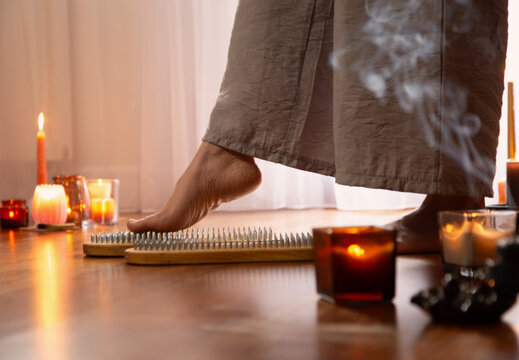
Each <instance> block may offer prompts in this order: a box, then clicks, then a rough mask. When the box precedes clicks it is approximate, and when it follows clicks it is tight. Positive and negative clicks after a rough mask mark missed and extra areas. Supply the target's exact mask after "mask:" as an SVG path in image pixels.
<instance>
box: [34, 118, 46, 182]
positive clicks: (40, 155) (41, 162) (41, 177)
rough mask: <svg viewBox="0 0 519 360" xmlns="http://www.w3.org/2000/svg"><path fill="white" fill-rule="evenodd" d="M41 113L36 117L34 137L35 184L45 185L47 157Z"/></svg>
mask: <svg viewBox="0 0 519 360" xmlns="http://www.w3.org/2000/svg"><path fill="white" fill-rule="evenodd" d="M43 123H44V118H43V113H40V116H39V117H38V128H39V131H38V134H37V135H36V158H37V174H38V176H37V184H38V185H41V184H47V183H48V181H47V155H46V153H45V132H44V131H43Z"/></svg>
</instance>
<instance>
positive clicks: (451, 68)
mask: <svg viewBox="0 0 519 360" xmlns="http://www.w3.org/2000/svg"><path fill="white" fill-rule="evenodd" d="M507 5H508V4H507V0H336V1H331V0H241V1H240V3H239V6H238V10H237V13H236V19H235V24H234V29H233V33H232V39H231V44H230V48H229V56H228V64H227V69H226V72H225V76H224V80H223V83H222V86H221V91H220V95H219V97H218V100H217V103H216V106H215V107H214V110H213V112H212V115H211V119H210V124H209V127H208V129H207V132H206V134H205V136H204V140H205V141H207V142H210V143H213V144H216V145H218V146H221V147H224V148H227V149H230V150H234V151H236V152H239V153H242V154H246V155H250V156H254V157H257V158H261V159H265V160H269V161H273V162H276V163H281V164H284V165H287V166H291V167H295V168H298V169H302V170H307V171H312V172H316V173H321V174H324V175H330V176H335V178H336V182H337V183H339V184H345V185H352V186H364V187H372V188H383V189H391V190H398V191H408V192H418V193H427V194H444V195H473V196H490V195H491V194H492V186H491V185H492V181H493V177H494V174H495V159H496V148H497V139H498V134H499V118H500V116H501V105H502V94H503V89H504V86H503V85H504V84H503V81H504V79H503V74H504V64H505V56H506V46H507V15H508V13H507Z"/></svg>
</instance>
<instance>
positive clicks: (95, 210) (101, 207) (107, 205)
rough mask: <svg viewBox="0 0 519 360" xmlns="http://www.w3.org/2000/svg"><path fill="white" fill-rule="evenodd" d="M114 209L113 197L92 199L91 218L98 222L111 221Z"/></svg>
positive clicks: (105, 222)
mask: <svg viewBox="0 0 519 360" xmlns="http://www.w3.org/2000/svg"><path fill="white" fill-rule="evenodd" d="M114 211H115V201H114V199H112V198H107V199H99V198H96V199H92V219H93V220H94V221H95V222H97V223H100V224H107V223H111V222H112V220H113V218H114Z"/></svg>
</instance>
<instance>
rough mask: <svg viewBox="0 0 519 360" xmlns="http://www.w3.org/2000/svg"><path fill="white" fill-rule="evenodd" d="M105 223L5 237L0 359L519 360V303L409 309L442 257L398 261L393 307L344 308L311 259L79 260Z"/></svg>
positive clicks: (350, 217)
mask: <svg viewBox="0 0 519 360" xmlns="http://www.w3.org/2000/svg"><path fill="white" fill-rule="evenodd" d="M401 215H402V212H363V213H360V212H339V211H334V210H304V211H271V212H242V213H213V214H211V215H210V216H209V217H208V218H206V219H205V220H204V221H203V222H202V223H201V224H200V226H204V227H205V226H207V227H213V226H225V227H228V226H248V225H250V226H256V225H258V226H267V227H268V226H272V227H273V229H274V230H276V231H283V232H285V231H309V230H310V229H311V228H312V227H316V226H324V225H353V224H383V223H386V222H389V221H391V220H393V219H395V218H397V217H399V216H401ZM118 228H121V229H124V228H125V226H124V222H121V224H120V225H119V226H118ZM108 229H109V230H110V231H112V230H114V228H113V227H112V228H108ZM105 230H106V228H103V227H98V228H96V229H89V230H84V231H74V232H68V233H66V232H52V233H31V232H19V231H6V230H4V231H2V232H0V359H2V360H7V359H17V360H18V359H139V360H141V359H162V358H163V359H247V360H252V359H299V360H302V359H355V358H358V359H392V358H400V359H435V360H436V359H517V358H519V350H518V340H517V338H518V333H519V307H518V306H515V307H514V308H513V309H512V310H511V311H509V312H508V313H507V314H506V315H505V317H504V322H503V323H501V324H498V325H492V326H478V327H474V326H473V327H460V326H436V325H434V324H431V323H430V320H429V317H428V316H426V315H425V314H424V313H423V312H422V311H421V310H420V309H418V308H416V307H415V306H413V305H412V304H410V302H409V299H410V297H411V296H412V295H413V294H414V293H416V292H417V291H419V290H420V289H422V288H424V287H428V286H430V285H435V284H437V283H438V280H439V278H440V276H441V272H440V258H439V256H426V257H412V256H406V257H399V258H398V260H397V293H396V298H395V299H394V301H393V304H392V305H369V306H363V307H350V308H347V307H338V306H334V305H331V304H328V303H325V302H323V301H321V300H319V297H318V296H317V293H316V290H315V276H314V267H313V265H312V264H311V263H293V264H288V263H286V264H285V263H275V264H234V265H201V266H159V267H145V266H130V265H126V264H125V263H124V260H123V259H99V258H86V257H84V256H83V254H82V250H81V249H82V243H83V242H84V241H87V240H88V239H89V236H90V232H92V231H96V232H97V231H105Z"/></svg>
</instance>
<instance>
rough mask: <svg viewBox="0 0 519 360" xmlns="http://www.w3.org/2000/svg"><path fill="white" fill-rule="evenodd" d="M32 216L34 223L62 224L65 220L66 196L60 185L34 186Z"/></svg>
mask: <svg viewBox="0 0 519 360" xmlns="http://www.w3.org/2000/svg"><path fill="white" fill-rule="evenodd" d="M32 218H33V220H34V222H35V223H36V224H64V223H65V222H66V221H67V197H66V195H65V189H64V188H63V186H62V185H38V186H36V189H35V190H34V195H33V198H32Z"/></svg>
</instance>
